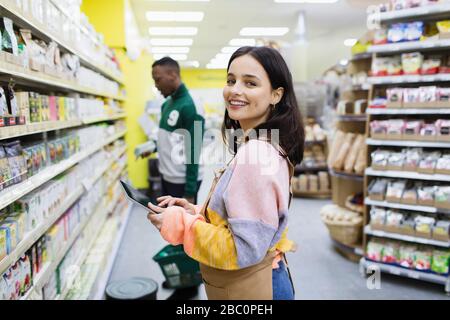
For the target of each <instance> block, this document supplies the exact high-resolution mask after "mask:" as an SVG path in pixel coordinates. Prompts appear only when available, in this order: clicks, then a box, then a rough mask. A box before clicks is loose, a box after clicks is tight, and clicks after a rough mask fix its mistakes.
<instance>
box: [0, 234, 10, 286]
mask: <svg viewBox="0 0 450 320" xmlns="http://www.w3.org/2000/svg"><path fill="white" fill-rule="evenodd" d="M7 254H8V247H7V231H6V229H0V261H1V260H2V259H3V258H4V257H6V256H7ZM0 280H1V279H0Z"/></svg>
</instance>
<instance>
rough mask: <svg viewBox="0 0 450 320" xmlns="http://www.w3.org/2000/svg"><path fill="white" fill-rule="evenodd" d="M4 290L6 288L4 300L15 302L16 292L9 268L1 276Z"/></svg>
mask: <svg viewBox="0 0 450 320" xmlns="http://www.w3.org/2000/svg"><path fill="white" fill-rule="evenodd" d="M3 281H4V288H6V290H5V292H6V295H5V298H6V300H17V298H18V297H17V296H16V290H15V287H14V284H15V283H14V277H13V273H12V270H11V268H9V269H8V270H7V271H6V272H5V273H4V274H3Z"/></svg>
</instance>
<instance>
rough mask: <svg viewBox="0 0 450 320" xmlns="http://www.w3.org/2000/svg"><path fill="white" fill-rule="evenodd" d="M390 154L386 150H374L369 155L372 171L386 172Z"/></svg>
mask: <svg viewBox="0 0 450 320" xmlns="http://www.w3.org/2000/svg"><path fill="white" fill-rule="evenodd" d="M390 154H391V153H390V152H389V151H387V150H375V151H373V152H372V153H371V158H372V163H371V167H372V168H373V169H374V170H387V164H388V159H389V157H390Z"/></svg>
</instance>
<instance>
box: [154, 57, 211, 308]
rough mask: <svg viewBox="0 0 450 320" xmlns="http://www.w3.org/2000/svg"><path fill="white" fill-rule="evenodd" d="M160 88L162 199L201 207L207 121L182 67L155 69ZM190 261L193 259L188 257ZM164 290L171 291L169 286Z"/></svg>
mask: <svg viewBox="0 0 450 320" xmlns="http://www.w3.org/2000/svg"><path fill="white" fill-rule="evenodd" d="M152 77H153V80H154V81H155V86H156V88H157V89H158V90H159V91H160V92H161V94H162V95H163V96H164V98H166V101H165V102H164V103H163V105H162V106H161V120H160V122H159V130H158V141H157V151H158V159H159V172H160V175H161V186H162V195H170V196H172V197H176V198H185V199H187V200H188V201H189V202H191V203H194V204H196V203H197V194H198V190H199V189H200V185H201V182H202V175H203V172H202V171H203V170H202V168H201V166H200V165H199V159H200V152H201V146H202V142H203V131H204V125H205V120H204V118H203V117H202V116H201V115H200V114H198V112H197V108H196V107H195V104H194V101H193V99H192V97H191V95H190V94H189V92H188V89H187V88H186V86H185V85H184V84H183V83H182V81H181V77H180V66H179V65H178V63H177V62H176V61H175V60H173V59H171V58H169V57H164V58H162V59H160V60H157V61H155V62H154V63H153V65H152ZM186 259H191V258H189V257H188V256H187V255H186ZM163 287H165V288H168V285H167V282H164V283H163ZM197 293H198V287H197V286H195V287H191V288H186V289H181V290H176V291H175V292H174V294H173V295H172V296H171V297H170V298H169V299H172V300H173V299H187V298H191V297H194V296H195V295H196V294H197Z"/></svg>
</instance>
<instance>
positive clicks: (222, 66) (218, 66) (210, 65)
mask: <svg viewBox="0 0 450 320" xmlns="http://www.w3.org/2000/svg"><path fill="white" fill-rule="evenodd" d="M227 66H228V64H215V63H208V64H207V65H206V69H226V68H227Z"/></svg>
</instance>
